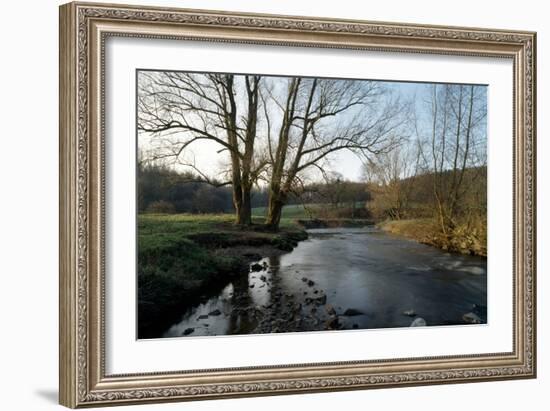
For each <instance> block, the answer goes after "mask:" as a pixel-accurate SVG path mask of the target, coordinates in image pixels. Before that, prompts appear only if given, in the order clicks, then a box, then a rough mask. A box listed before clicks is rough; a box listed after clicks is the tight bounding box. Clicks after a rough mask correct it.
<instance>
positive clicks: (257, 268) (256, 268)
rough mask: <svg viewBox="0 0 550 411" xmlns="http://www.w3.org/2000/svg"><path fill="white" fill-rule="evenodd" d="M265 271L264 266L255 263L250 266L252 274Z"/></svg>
mask: <svg viewBox="0 0 550 411" xmlns="http://www.w3.org/2000/svg"><path fill="white" fill-rule="evenodd" d="M263 269H264V267H263V265H261V264H258V263H254V264H252V265H251V266H250V271H252V272H255V271H262V270H263Z"/></svg>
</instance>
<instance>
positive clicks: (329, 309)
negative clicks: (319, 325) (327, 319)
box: [325, 304, 336, 315]
mask: <svg viewBox="0 0 550 411" xmlns="http://www.w3.org/2000/svg"><path fill="white" fill-rule="evenodd" d="M325 310H326V312H327V314H328V315H336V310H335V309H334V307H333V306H332V305H331V304H327V305H325Z"/></svg>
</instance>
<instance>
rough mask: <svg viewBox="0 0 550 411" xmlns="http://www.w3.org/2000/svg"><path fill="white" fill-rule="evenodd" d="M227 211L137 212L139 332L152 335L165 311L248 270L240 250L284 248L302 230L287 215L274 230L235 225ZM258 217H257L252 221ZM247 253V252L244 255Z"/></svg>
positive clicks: (289, 246) (190, 301) (299, 236)
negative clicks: (212, 212) (218, 212)
mask: <svg viewBox="0 0 550 411" xmlns="http://www.w3.org/2000/svg"><path fill="white" fill-rule="evenodd" d="M233 221H234V217H233V216H232V215H229V214H215V215H208V214H203V215H190V214H145V215H139V216H138V316H139V325H140V326H139V337H140V338H148V337H149V336H151V335H155V334H158V332H159V329H162V327H163V325H165V324H164V323H163V322H162V321H160V320H159V319H164V320H166V322H168V321H169V320H170V319H171V318H172V317H171V315H170V313H171V312H174V314H177V313H179V312H181V308H183V307H185V306H188V305H190V304H193V303H196V302H197V301H198V299H199V298H200V296H201V295H202V294H204V293H208V292H212V291H214V290H216V289H217V288H219V287H220V286H222V285H225V284H227V282H228V280H230V279H231V278H233V277H236V276H239V275H246V273H248V262H249V260H248V259H247V257H246V256H245V255H242V252H243V249H246V250H250V249H252V250H254V249H255V247H265V246H267V247H272V248H274V249H278V250H284V251H290V250H292V248H294V247H295V246H296V245H297V243H298V241H300V240H303V239H305V238H307V234H306V233H305V231H304V230H303V229H301V228H300V227H299V226H298V225H297V224H296V223H294V222H293V221H292V220H290V219H284V220H283V221H282V224H281V230H280V231H279V232H278V233H273V232H266V231H265V230H263V229H262V226H261V225H259V224H258V225H253V226H252V227H250V228H246V229H244V228H241V227H239V226H236V225H235V224H233ZM256 222H259V221H256ZM248 258H249V257H248Z"/></svg>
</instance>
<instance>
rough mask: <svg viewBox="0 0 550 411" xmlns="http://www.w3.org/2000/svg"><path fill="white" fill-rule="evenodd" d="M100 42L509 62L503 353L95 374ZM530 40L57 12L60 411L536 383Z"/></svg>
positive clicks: (99, 333)
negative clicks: (510, 194) (510, 275)
mask: <svg viewBox="0 0 550 411" xmlns="http://www.w3.org/2000/svg"><path fill="white" fill-rule="evenodd" d="M109 36H131V37H143V38H170V39H182V40H185V39H201V40H207V41H222V42H241V43H256V44H261V45H287V46H288V45H290V46H292V45H299V46H308V47H335V48H352V49H367V50H387V51H394V52H395V51H397V52H405V53H436V54H452V55H459V56H464V55H475V56H490V57H495V56H496V57H501V58H507V59H512V60H513V64H514V79H513V88H514V106H515V107H514V130H513V132H514V143H515V146H514V157H515V164H514V220H515V221H514V239H515V250H514V335H513V341H514V349H513V351H512V352H506V353H487V354H482V355H470V356H447V357H433V358H410V359H392V360H376V361H356V362H346V363H323V364H297V365H289V366H276V367H275V366H273V367H256V368H239V369H222V370H200V371H197V372H177V371H174V372H171V373H146V374H140V375H106V374H105V367H104V321H105V320H104V307H103V293H104V287H105V285H104V267H103V260H104V251H103V242H104V221H103V208H104V194H103V186H104V174H103V173H104V172H103V157H104V153H103V140H104V132H103V110H104V104H103V95H104V84H103V67H104V58H105V56H104V42H105V39H106V38H107V37H109ZM535 41H536V35H535V33H532V32H517V31H505V30H498V31H497V30H486V29H472V28H458V27H441V26H431V25H429V26H428V25H426V26H424V25H408V24H395V23H380V22H364V21H350V20H330V19H317V18H310V17H290V16H275V15H257V14H244V13H240V14H234V13H227V12H218V11H199V10H184V9H167V8H150V7H134V6H120V5H108V4H92V3H70V4H66V5H63V6H61V8H60V187H61V189H60V403H61V404H63V405H65V406H68V407H73V408H74V407H83V406H102V405H115V404H127V403H142V402H151V401H155V402H159V401H168V400H198V399H213V398H224V397H241V396H251V395H266V394H289V393H301V392H317V391H328V390H347V389H367V388H380V387H397V386H410V385H420V384H422V385H425V384H441V383H457V382H474V381H486V380H502V379H512V378H534V377H535V376H536V329H535V324H536V317H535V314H536V308H535V304H536V298H535V270H536V267H535V261H536V258H535V252H536V244H535V227H536V221H535V218H536V215H535V194H536V193H535V186H536V184H535V134H536V130H535V116H536V113H535V101H536V95H535V84H536V79H535V67H536V62H535V59H536V57H535V47H536V45H535V44H536V43H535Z"/></svg>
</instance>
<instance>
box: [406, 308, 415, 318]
mask: <svg viewBox="0 0 550 411" xmlns="http://www.w3.org/2000/svg"><path fill="white" fill-rule="evenodd" d="M403 315H406V316H408V317H414V316H415V315H416V312H415V311H414V310H407V311H403Z"/></svg>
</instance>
